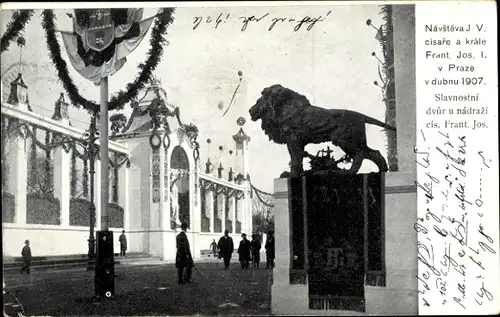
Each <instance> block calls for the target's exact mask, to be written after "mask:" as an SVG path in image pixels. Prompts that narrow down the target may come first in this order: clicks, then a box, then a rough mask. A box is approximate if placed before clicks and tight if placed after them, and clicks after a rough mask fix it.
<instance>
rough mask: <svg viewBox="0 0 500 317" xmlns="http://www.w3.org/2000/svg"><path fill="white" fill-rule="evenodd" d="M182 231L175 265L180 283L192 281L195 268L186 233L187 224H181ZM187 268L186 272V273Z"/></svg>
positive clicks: (178, 239) (178, 240)
mask: <svg viewBox="0 0 500 317" xmlns="http://www.w3.org/2000/svg"><path fill="white" fill-rule="evenodd" d="M181 229H182V231H181V232H180V233H179V234H178V235H177V237H176V242H177V254H176V256H175V267H176V268H177V278H178V282H179V284H185V283H192V281H191V272H192V269H193V258H192V257H191V249H190V247H189V240H188V238H187V235H186V230H187V224H186V223H185V222H183V223H182V224H181ZM184 268H186V274H185V275H183V273H184Z"/></svg>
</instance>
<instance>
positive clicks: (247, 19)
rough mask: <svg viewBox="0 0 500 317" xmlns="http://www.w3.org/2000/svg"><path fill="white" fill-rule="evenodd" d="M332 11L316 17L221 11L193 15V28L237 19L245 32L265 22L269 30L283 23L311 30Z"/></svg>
mask: <svg viewBox="0 0 500 317" xmlns="http://www.w3.org/2000/svg"><path fill="white" fill-rule="evenodd" d="M330 13H331V11H328V12H327V13H326V14H325V15H324V16H322V15H319V16H316V17H310V16H303V17H287V16H273V15H271V14H270V13H266V14H263V15H260V16H256V15H248V16H234V15H231V14H230V13H224V12H221V13H219V14H218V15H215V16H195V17H193V30H196V29H198V28H199V27H201V26H202V25H208V26H210V27H213V28H214V29H216V30H217V29H218V28H219V27H222V25H224V24H227V23H228V22H232V20H234V19H236V20H238V21H239V24H240V30H241V32H244V31H246V30H247V28H248V27H250V25H253V24H265V25H266V26H267V30H268V31H272V30H273V29H275V28H278V27H279V26H281V25H289V26H291V30H293V31H294V32H298V31H299V30H302V29H304V30H306V31H310V30H311V29H312V28H313V27H314V26H315V25H317V24H318V23H320V22H323V21H325V20H326V18H327V17H328V16H329V15H330Z"/></svg>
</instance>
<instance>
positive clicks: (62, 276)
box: [4, 261, 272, 316]
mask: <svg viewBox="0 0 500 317" xmlns="http://www.w3.org/2000/svg"><path fill="white" fill-rule="evenodd" d="M233 262H234V261H233ZM196 268H197V269H198V271H199V273H198V272H196V270H193V280H194V283H193V284H188V285H178V284H177V275H176V273H177V272H176V269H175V267H174V265H172V264H160V265H158V264H150V265H145V264H142V265H140V266H133V265H130V266H122V267H121V266H120V267H116V274H117V276H116V277H115V292H116V296H115V298H113V299H111V300H107V301H103V302H96V301H94V300H93V299H92V295H93V294H94V272H88V271H85V270H84V269H71V270H59V271H47V272H44V271H39V272H32V273H31V274H30V275H27V274H20V273H17V274H13V273H12V274H8V275H5V276H4V280H5V284H6V291H7V293H6V294H4V309H5V311H6V312H7V314H8V315H10V316H15V315H17V313H22V314H23V315H25V316H41V315H44V316H47V315H50V316H68V315H80V316H82V315H86V316H88V315H107V316H109V315H115V316H116V315H120V316H127V315H128V316H130V315H134V316H137V315H143V316H144V315H147V316H157V315H163V316H165V315H176V316H179V315H270V313H271V312H270V302H271V284H272V271H271V270H266V269H263V268H260V269H255V270H252V269H249V270H245V271H242V270H241V269H240V268H239V263H232V266H231V268H230V269H229V270H224V269H223V266H222V265H221V263H218V265H217V264H216V263H199V264H197V265H196Z"/></svg>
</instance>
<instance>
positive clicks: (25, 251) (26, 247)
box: [20, 240, 31, 274]
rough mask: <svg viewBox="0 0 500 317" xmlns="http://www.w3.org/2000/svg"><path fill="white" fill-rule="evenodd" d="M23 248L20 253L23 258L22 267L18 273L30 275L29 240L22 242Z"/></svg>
mask: <svg viewBox="0 0 500 317" xmlns="http://www.w3.org/2000/svg"><path fill="white" fill-rule="evenodd" d="M24 244H25V245H24V247H23V249H22V251H21V255H22V256H23V266H22V267H21V270H20V272H21V273H23V272H24V271H26V273H27V274H30V265H31V248H30V240H26V241H24Z"/></svg>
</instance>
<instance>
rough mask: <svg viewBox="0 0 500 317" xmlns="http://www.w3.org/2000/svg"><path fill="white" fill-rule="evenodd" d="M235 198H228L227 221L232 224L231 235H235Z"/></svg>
mask: <svg viewBox="0 0 500 317" xmlns="http://www.w3.org/2000/svg"><path fill="white" fill-rule="evenodd" d="M235 205H236V198H235V197H234V196H231V197H229V219H230V220H231V221H232V223H233V231H232V233H236V208H235Z"/></svg>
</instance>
